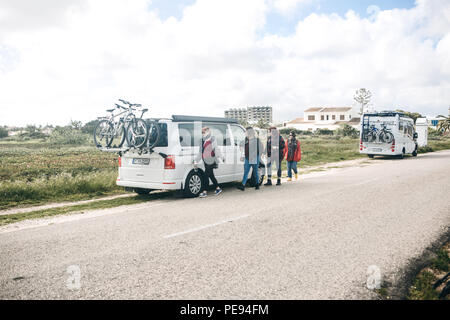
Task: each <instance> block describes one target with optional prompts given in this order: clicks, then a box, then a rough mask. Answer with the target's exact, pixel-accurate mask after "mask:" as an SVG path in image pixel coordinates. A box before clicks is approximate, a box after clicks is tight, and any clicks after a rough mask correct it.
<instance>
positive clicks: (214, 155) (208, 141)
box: [194, 127, 224, 198]
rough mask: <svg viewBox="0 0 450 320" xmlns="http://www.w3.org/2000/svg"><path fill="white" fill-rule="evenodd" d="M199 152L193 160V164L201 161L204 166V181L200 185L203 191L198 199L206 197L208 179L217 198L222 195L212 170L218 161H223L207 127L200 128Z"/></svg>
mask: <svg viewBox="0 0 450 320" xmlns="http://www.w3.org/2000/svg"><path fill="white" fill-rule="evenodd" d="M199 151H200V152H199V153H198V155H197V157H196V158H195V160H194V164H195V163H198V162H200V161H201V160H203V163H204V165H205V174H204V181H203V183H202V189H203V190H202V192H201V193H200V195H199V197H200V198H205V197H206V196H207V195H208V194H207V191H206V189H207V188H208V186H209V180H210V179H211V182H212V183H213V185H214V188H216V191H215V195H216V196H217V195H219V194H220V193H222V189H221V188H220V186H219V184H218V183H217V179H216V177H215V176H214V169H216V168H217V166H218V159H221V160H222V161H224V160H223V156H222V154H221V153H220V149H219V148H217V142H216V139H215V138H214V137H213V136H212V135H211V130H210V129H209V127H204V128H202V145H201V148H200V150H199Z"/></svg>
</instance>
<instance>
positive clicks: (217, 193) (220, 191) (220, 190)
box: [215, 188, 222, 196]
mask: <svg viewBox="0 0 450 320" xmlns="http://www.w3.org/2000/svg"><path fill="white" fill-rule="evenodd" d="M221 193H222V189H220V188H219V189H216V192H215V195H216V196H218V195H219V194H221Z"/></svg>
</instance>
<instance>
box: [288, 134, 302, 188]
mask: <svg viewBox="0 0 450 320" xmlns="http://www.w3.org/2000/svg"><path fill="white" fill-rule="evenodd" d="M286 150H287V152H286V160H287V172H288V181H292V171H294V174H295V180H297V179H298V173H297V163H298V162H299V161H300V160H301V159H302V150H301V148H300V141H298V140H297V139H296V137H295V133H294V132H291V133H289V138H288V140H287V141H286Z"/></svg>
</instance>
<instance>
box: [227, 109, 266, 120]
mask: <svg viewBox="0 0 450 320" xmlns="http://www.w3.org/2000/svg"><path fill="white" fill-rule="evenodd" d="M225 118H230V119H236V120H238V121H246V122H248V123H257V122H258V121H260V120H262V121H264V122H267V123H272V120H273V110H272V107H269V106H266V107H247V108H234V109H229V110H226V111H225Z"/></svg>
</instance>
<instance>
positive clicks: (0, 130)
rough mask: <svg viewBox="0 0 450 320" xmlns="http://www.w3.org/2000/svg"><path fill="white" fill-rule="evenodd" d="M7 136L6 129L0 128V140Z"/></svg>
mask: <svg viewBox="0 0 450 320" xmlns="http://www.w3.org/2000/svg"><path fill="white" fill-rule="evenodd" d="M7 136H8V130H7V129H6V128H3V127H0V139H1V138H6V137H7Z"/></svg>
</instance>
